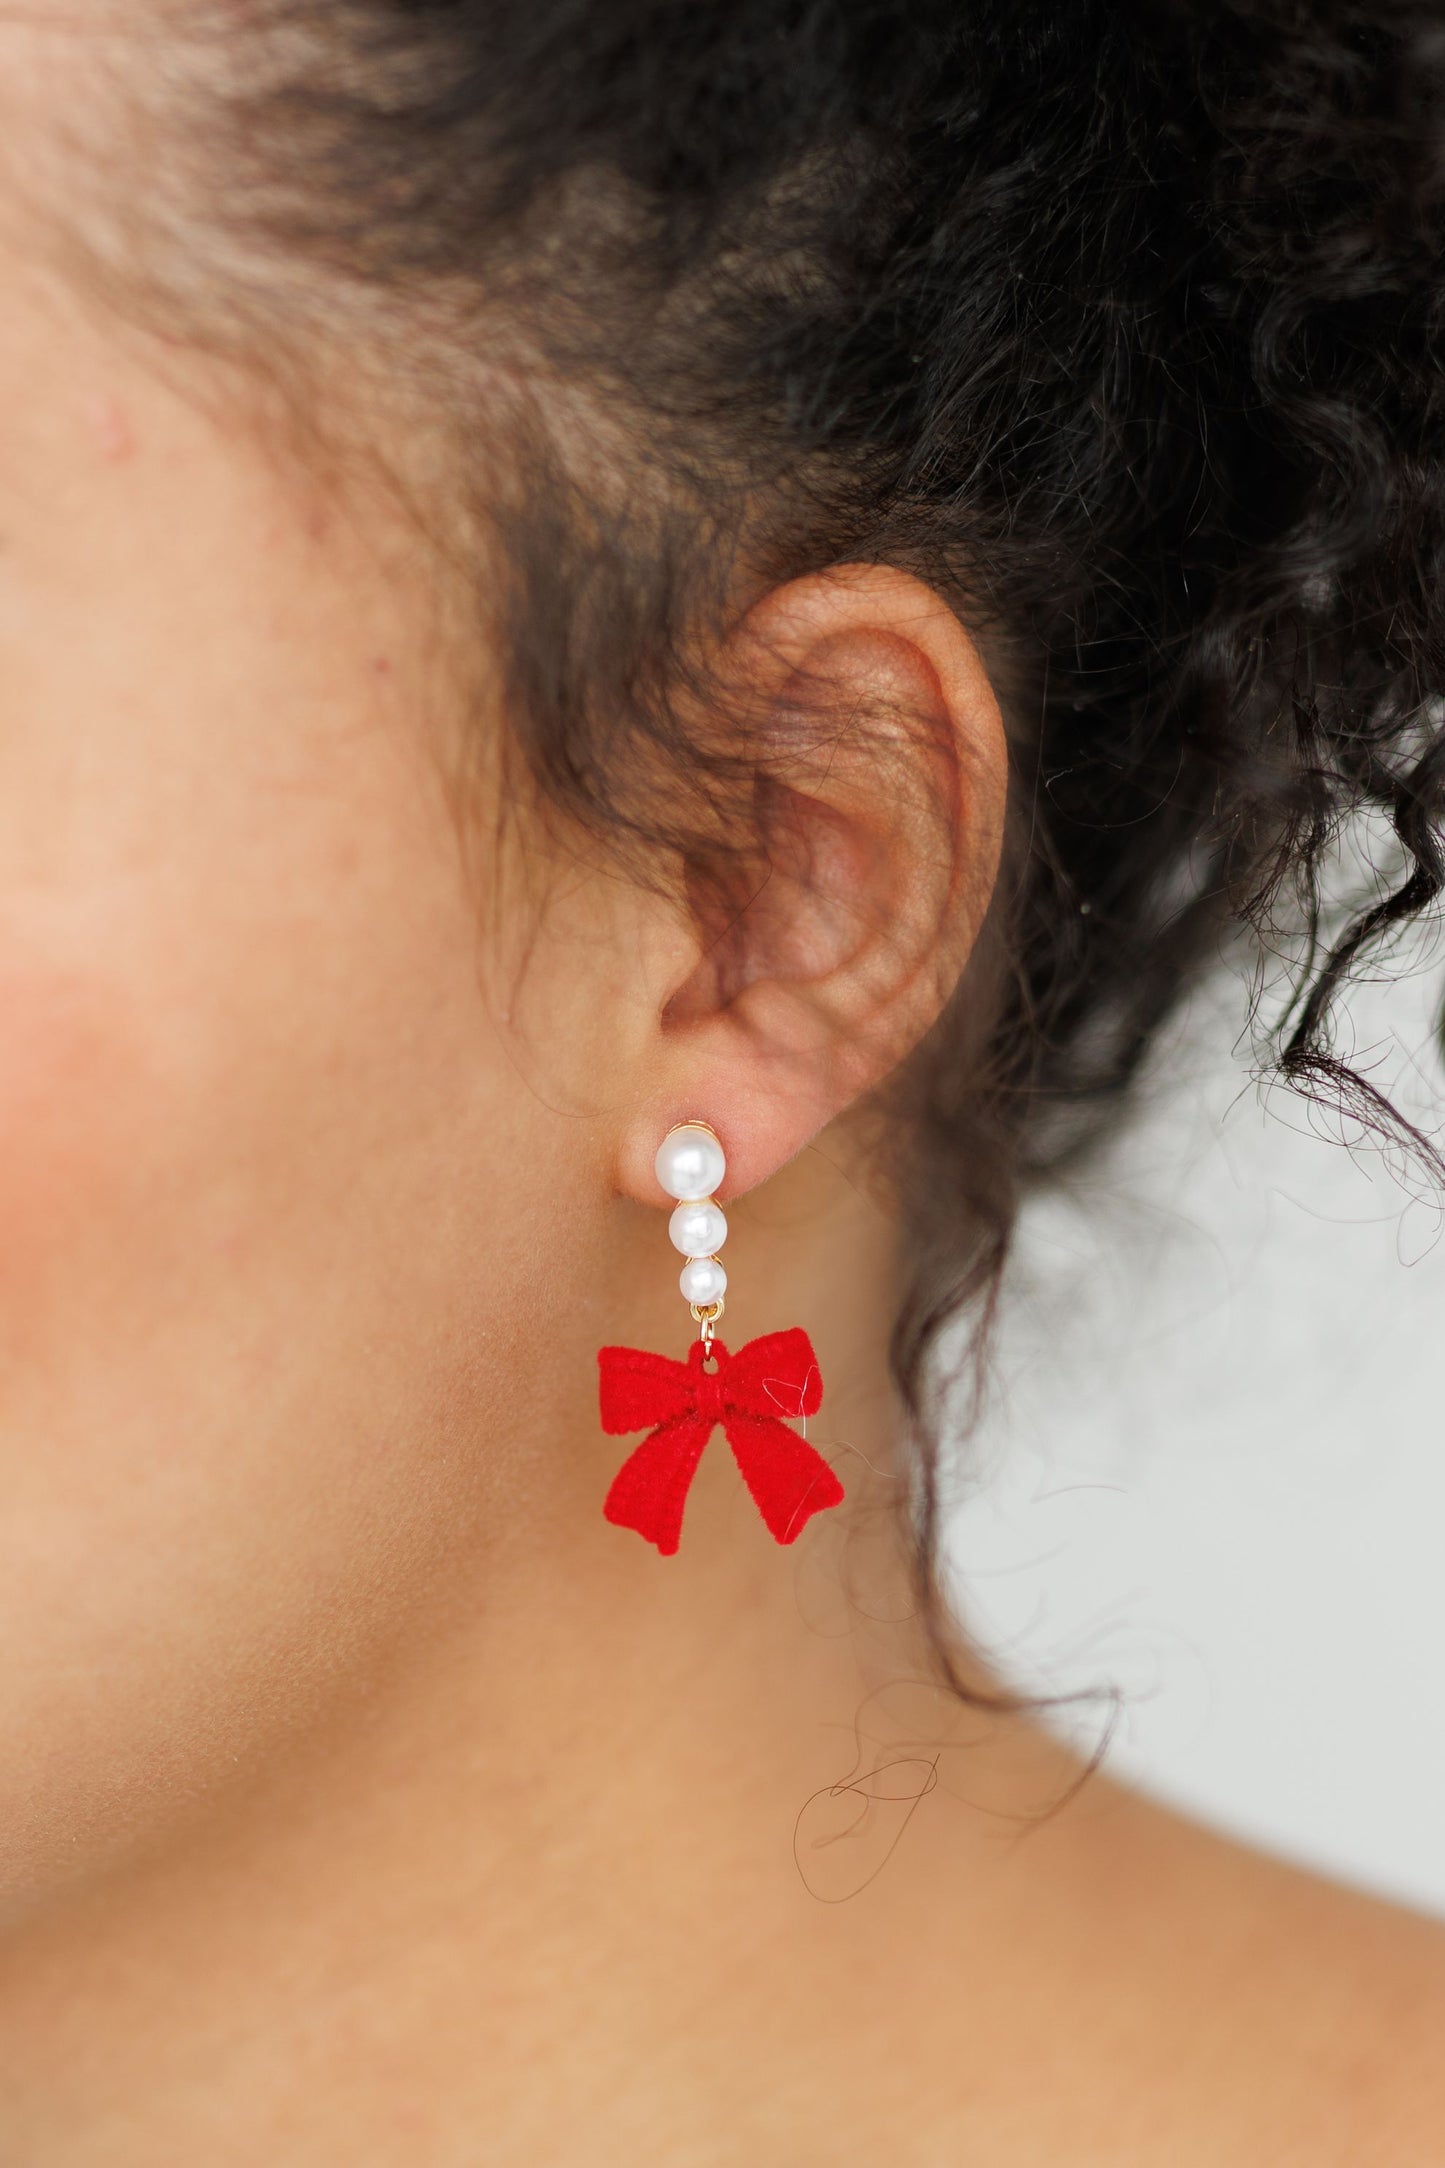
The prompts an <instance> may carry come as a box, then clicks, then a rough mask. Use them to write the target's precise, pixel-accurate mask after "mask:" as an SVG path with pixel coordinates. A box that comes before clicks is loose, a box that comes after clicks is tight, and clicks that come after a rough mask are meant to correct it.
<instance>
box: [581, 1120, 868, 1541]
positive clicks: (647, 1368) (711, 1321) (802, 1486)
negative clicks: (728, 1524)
mask: <svg viewBox="0 0 1445 2168" xmlns="http://www.w3.org/2000/svg"><path fill="white" fill-rule="evenodd" d="M653 1166H654V1170H655V1172H656V1175H657V1180H658V1185H659V1187H660V1188H661V1189H662V1190H663V1192H664V1193H665V1195H667V1196H669V1197H671V1198H673V1199H674V1200H675V1203H674V1209H673V1211H672V1214H671V1216H670V1218H669V1220H668V1223H667V1231H668V1234H669V1236H670V1238H671V1240H672V1244H673V1247H674V1248H675V1249H677V1250H679V1251H680V1252H681V1253H682V1255H683V1257H684V1258H685V1259H686V1263H685V1264H684V1265H683V1268H682V1271H681V1273H680V1274H679V1275H678V1286H679V1287H680V1289H681V1291H682V1295H683V1298H684V1300H685V1301H686V1302H687V1304H688V1307H689V1308H690V1310H691V1312H692V1317H693V1322H694V1323H695V1324H696V1325H697V1326H698V1328H699V1329H698V1337H697V1339H696V1340H695V1341H694V1342H693V1344H692V1347H691V1349H690V1350H689V1353H688V1357H687V1360H686V1362H675V1361H673V1359H672V1358H671V1357H670V1356H667V1355H653V1354H650V1353H649V1352H648V1351H647V1350H646V1349H645V1348H631V1347H604V1348H599V1349H598V1351H597V1361H598V1368H599V1389H600V1399H601V1413H602V1427H603V1429H604V1430H605V1431H606V1432H607V1433H608V1434H609V1436H612V1437H619V1436H623V1435H625V1433H626V1432H628V1431H631V1430H642V1429H644V1428H646V1427H647V1426H648V1425H651V1426H652V1427H651V1428H650V1430H649V1432H648V1435H647V1437H646V1438H644V1439H643V1441H642V1443H641V1445H639V1446H638V1447H637V1449H636V1451H635V1452H633V1453H632V1454H631V1455H630V1456H629V1457H628V1459H627V1460H625V1461H624V1462H623V1464H622V1466H621V1468H619V1470H618V1471H617V1474H616V1475H615V1476H614V1478H613V1480H612V1486H611V1488H610V1490H609V1491H608V1493H607V1497H606V1500H605V1501H604V1504H603V1508H602V1510H603V1513H604V1514H605V1516H606V1518H607V1519H608V1520H609V1521H611V1522H613V1523H614V1525H616V1526H617V1527H620V1528H635V1529H636V1531H637V1533H638V1534H639V1535H640V1536H643V1537H644V1538H645V1539H646V1540H647V1542H649V1543H653V1544H656V1546H657V1548H658V1550H659V1551H660V1552H662V1553H663V1554H664V1556H670V1555H671V1554H672V1553H673V1552H674V1551H676V1549H677V1546H678V1542H679V1539H680V1537H681V1533H682V1512H683V1507H684V1505H685V1504H686V1502H687V1493H688V1486H689V1485H690V1484H691V1482H692V1478H693V1473H694V1471H695V1469H696V1467H697V1464H698V1462H699V1460H700V1459H701V1458H702V1450H703V1447H704V1446H705V1445H706V1444H707V1441H708V1439H709V1438H710V1437H711V1436H712V1433H713V1431H714V1429H715V1428H716V1427H717V1425H718V1424H721V1425H722V1428H723V1432H724V1435H725V1436H726V1438H727V1441H728V1444H729V1445H730V1446H731V1447H732V1451H733V1458H734V1459H735V1460H736V1462H737V1464H738V1467H739V1469H740V1470H741V1472H742V1477H743V1480H744V1482H745V1483H746V1484H747V1486H748V1489H749V1490H750V1491H751V1493H752V1496H753V1499H754V1502H755V1503H756V1505H757V1508H758V1510H759V1512H760V1513H761V1514H762V1516H763V1519H764V1521H765V1522H766V1524H767V1526H768V1529H769V1531H770V1532H771V1534H772V1535H773V1536H774V1537H775V1538H776V1540H777V1541H778V1542H779V1543H792V1542H794V1541H795V1540H796V1538H797V1537H798V1535H799V1534H800V1533H801V1532H802V1530H803V1528H804V1527H805V1525H806V1524H807V1522H808V1521H809V1520H810V1519H811V1517H812V1515H813V1514H815V1513H819V1512H821V1511H822V1510H823V1509H824V1508H825V1507H827V1506H835V1505H838V1504H840V1503H841V1502H842V1498H843V1486H842V1484H841V1483H840V1482H839V1481H838V1478H837V1476H836V1475H835V1474H834V1472H833V1470H832V1468H831V1467H830V1466H829V1465H828V1463H827V1461H826V1460H824V1458H823V1456H822V1454H821V1453H819V1452H818V1450H817V1448H816V1447H815V1446H812V1445H809V1443H808V1442H807V1440H806V1438H804V1437H803V1436H802V1435H801V1434H800V1433H799V1432H798V1431H796V1430H793V1429H791V1428H790V1427H789V1421H788V1420H786V1419H787V1418H790V1419H794V1420H796V1419H799V1418H805V1417H807V1416H809V1415H813V1414H816V1412H817V1410H818V1408H819V1406H820V1405H821V1403H822V1398H823V1381H822V1377H821V1375H820V1374H819V1370H818V1359H817V1357H816V1356H815V1355H814V1353H813V1346H812V1342H811V1341H810V1340H809V1338H808V1335H807V1334H806V1333H805V1332H804V1331H803V1330H802V1328H801V1326H797V1325H794V1326H792V1327H791V1328H790V1329H789V1330H787V1331H785V1332H770V1333H764V1334H763V1335H762V1336H761V1337H760V1338H759V1339H756V1340H749V1341H748V1343H747V1345H746V1346H745V1347H741V1348H739V1349H738V1352H737V1354H736V1355H730V1354H729V1353H728V1350H727V1349H726V1348H725V1347H724V1345H723V1343H722V1342H721V1340H719V1339H717V1338H716V1326H717V1321H718V1319H719V1318H720V1317H721V1316H722V1314H723V1307H724V1298H725V1296H726V1292H727V1284H728V1276H727V1273H726V1271H725V1270H724V1269H723V1265H722V1261H721V1259H720V1258H719V1257H718V1255H717V1252H718V1251H719V1250H720V1249H721V1248H722V1246H723V1243H724V1242H725V1241H726V1239H727V1231H728V1223H727V1215H726V1213H725V1212H724V1211H723V1209H722V1206H721V1205H720V1204H719V1203H718V1201H717V1198H716V1197H715V1196H714V1195H713V1192H714V1191H715V1190H716V1189H719V1188H720V1187H721V1185H722V1181H723V1177H724V1175H725V1174H726V1172H727V1160H726V1157H725V1155H724V1152H723V1148H722V1143H721V1141H720V1139H719V1137H718V1134H717V1132H716V1130H715V1129H713V1128H712V1126H711V1125H710V1124H709V1123H707V1122H700V1121H686V1122H678V1123H677V1124H675V1126H674V1127H673V1128H671V1129H669V1130H668V1132H667V1135H666V1136H665V1137H664V1138H663V1140H662V1142H661V1144H660V1145H659V1146H658V1148H657V1156H656V1158H655V1160H654V1162H653Z"/></svg>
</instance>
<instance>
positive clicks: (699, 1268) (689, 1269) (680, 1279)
mask: <svg viewBox="0 0 1445 2168" xmlns="http://www.w3.org/2000/svg"><path fill="white" fill-rule="evenodd" d="M677 1284H678V1286H679V1287H680V1288H681V1289H682V1292H683V1296H684V1298H685V1300H686V1301H688V1302H695V1303H698V1304H699V1305H701V1304H702V1303H705V1302H716V1301H718V1300H719V1298H720V1297H721V1295H722V1293H723V1290H724V1288H725V1287H726V1286H727V1284H728V1276H727V1274H726V1273H725V1272H724V1270H723V1268H722V1266H721V1265H720V1264H719V1262H718V1260H717V1259H716V1258H715V1257H689V1259H688V1261H687V1263H686V1264H685V1265H684V1266H683V1268H682V1270H681V1272H680V1273H679V1274H678V1276H677Z"/></svg>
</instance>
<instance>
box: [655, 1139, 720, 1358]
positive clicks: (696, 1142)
mask: <svg viewBox="0 0 1445 2168" xmlns="http://www.w3.org/2000/svg"><path fill="white" fill-rule="evenodd" d="M653 1168H654V1170H655V1172H656V1175H657V1179H658V1181H659V1182H660V1183H661V1185H662V1187H663V1188H664V1189H665V1190H666V1192H667V1194H668V1196H669V1197H676V1199H677V1200H678V1202H677V1209H676V1211H675V1212H674V1213H673V1214H672V1217H671V1218H670V1219H669V1221H668V1223H667V1232H668V1234H669V1236H670V1237H671V1240H672V1246H673V1248H674V1249H675V1250H681V1252H682V1254H683V1256H684V1257H685V1258H686V1259H687V1263H686V1264H685V1265H684V1266H683V1268H682V1271H681V1272H680V1273H679V1274H678V1279H677V1284H678V1286H679V1287H680V1288H681V1290H682V1295H683V1300H684V1301H685V1302H686V1303H687V1304H688V1306H689V1308H690V1309H691V1311H692V1315H693V1322H694V1323H695V1324H698V1325H701V1326H702V1337H703V1339H704V1340H706V1341H710V1340H711V1339H712V1327H713V1326H714V1325H715V1324H716V1323H717V1321H718V1319H719V1318H720V1317H721V1316H722V1314H723V1298H724V1296H725V1295H726V1293H727V1284H728V1276H727V1274H726V1272H725V1271H724V1270H723V1266H722V1260H721V1259H720V1258H719V1257H718V1255H717V1252H718V1251H719V1250H720V1249H721V1248H722V1246H723V1244H724V1242H726V1240H727V1233H728V1223H727V1215H726V1214H725V1213H724V1211H723V1208H722V1206H721V1205H720V1204H719V1203H718V1201H717V1199H716V1197H714V1195H713V1191H714V1190H715V1189H717V1188H718V1187H719V1185H720V1184H721V1182H722V1178H723V1176H724V1175H725V1174H726V1173H727V1160H726V1159H725V1158H724V1156H723V1148H722V1146H721V1145H720V1144H719V1143H718V1140H717V1132H716V1131H715V1130H712V1129H709V1128H708V1126H707V1124H706V1122H679V1123H678V1125H677V1127H676V1128H675V1129H669V1131H668V1132H667V1135H666V1136H665V1137H664V1138H663V1140H662V1142H661V1144H659V1146H658V1147H657V1157H656V1159H655V1160H654V1161H653Z"/></svg>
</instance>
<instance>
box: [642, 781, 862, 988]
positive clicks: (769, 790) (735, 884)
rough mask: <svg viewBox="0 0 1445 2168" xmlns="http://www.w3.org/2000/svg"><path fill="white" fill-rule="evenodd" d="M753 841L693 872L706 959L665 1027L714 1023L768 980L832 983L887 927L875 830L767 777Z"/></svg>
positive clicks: (756, 807) (694, 908) (755, 801)
mask: <svg viewBox="0 0 1445 2168" xmlns="http://www.w3.org/2000/svg"><path fill="white" fill-rule="evenodd" d="M750 833H751V838H752V841H751V844H750V845H749V846H747V847H743V848H740V849H739V850H737V851H736V852H733V853H730V854H722V853H719V854H718V855H716V856H715V857H710V858H709V859H707V860H701V859H695V860H693V861H691V862H690V863H689V864H688V866H687V867H686V868H685V874H684V878H685V883H686V891H687V903H688V907H689V909H690V910H691V912H692V915H693V920H694V923H695V924H696V926H697V928H698V932H699V936H700V939H701V942H702V954H701V956H700V957H699V960H698V964H697V967H696V969H695V970H694V971H693V972H692V974H691V975H690V977H689V978H688V979H686V980H685V981H684V983H683V984H682V985H681V986H679V987H678V988H677V990H676V991H675V993H674V994H673V995H672V997H671V998H670V1000H669V1001H668V1003H667V1006H666V1008H665V1010H664V1012H663V1024H664V1026H665V1027H668V1026H673V1025H681V1024H685V1023H688V1022H691V1021H692V1020H693V1019H694V1018H696V1017H699V1016H704V1015H715V1014H716V1013H717V1012H718V1011H719V1010H721V1009H725V1008H727V1007H729V1006H730V1005H731V1004H732V1003H733V1002H735V1001H736V1000H737V999H738V997H739V996H740V995H741V994H742V993H744V992H745V990H746V989H747V988H748V987H749V986H751V985H753V984H754V983H755V982H756V981H757V980H759V979H769V980H773V981H776V982H779V983H782V984H790V983H791V984H795V985H796V984H801V983H805V982H809V981H818V980H824V979H827V978H828V977H829V976H830V975H831V974H832V973H834V972H836V971H837V970H839V969H840V968H842V967H844V966H846V965H847V964H848V963H849V962H850V960H851V959H852V958H853V957H854V956H855V955H856V954H857V953H858V951H859V949H861V948H862V947H863V946H864V944H865V943H866V942H867V941H868V940H870V939H874V938H876V937H877V935H878V933H879V931H880V922H882V923H885V924H886V920H887V915H888V914H887V909H886V898H885V896H884V893H883V891H884V889H885V888H886V882H887V852H886V851H885V850H884V848H883V845H882V841H881V838H880V835H879V831H878V829H877V828H876V827H874V826H872V825H870V824H869V823H867V822H864V821H860V820H858V819H856V818H854V817H853V816H852V815H851V814H849V813H848V812H846V811H845V810H843V809H841V808H840V807H838V806H835V805H830V804H829V803H828V802H827V801H826V800H825V799H823V798H820V797H817V796H815V795H813V794H812V793H811V792H809V791H805V790H799V789H797V788H795V787H794V785H793V784H791V783H788V782H785V781H784V780H783V778H782V777H781V776H778V775H776V774H773V773H770V772H768V771H766V770H759V771H758V773H757V774H756V775H755V777H754V780H753V790H752V808H751V826H750Z"/></svg>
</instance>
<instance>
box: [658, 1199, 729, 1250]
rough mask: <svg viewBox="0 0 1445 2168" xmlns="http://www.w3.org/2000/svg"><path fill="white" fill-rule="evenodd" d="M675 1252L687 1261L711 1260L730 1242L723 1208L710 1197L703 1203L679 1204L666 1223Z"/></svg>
mask: <svg viewBox="0 0 1445 2168" xmlns="http://www.w3.org/2000/svg"><path fill="white" fill-rule="evenodd" d="M667 1232H668V1234H669V1236H670V1237H671V1239H672V1246H673V1248H674V1249H675V1250H681V1251H682V1254H683V1256H684V1257H711V1256H712V1255H713V1253H714V1251H715V1250H720V1249H721V1248H722V1246H723V1244H724V1243H725V1242H726V1240H727V1238H728V1223H727V1220H726V1218H725V1217H724V1214H723V1208H722V1206H721V1205H720V1204H714V1203H713V1201H712V1199H711V1197H705V1198H703V1200H702V1202H701V1203H694V1204H680V1205H679V1206H678V1208H677V1210H676V1211H675V1212H674V1213H673V1215H672V1218H671V1219H670V1220H669V1221H668V1223H667Z"/></svg>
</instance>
